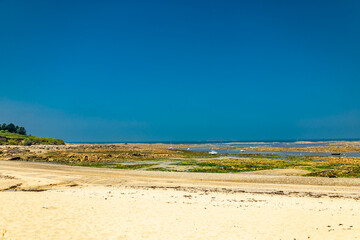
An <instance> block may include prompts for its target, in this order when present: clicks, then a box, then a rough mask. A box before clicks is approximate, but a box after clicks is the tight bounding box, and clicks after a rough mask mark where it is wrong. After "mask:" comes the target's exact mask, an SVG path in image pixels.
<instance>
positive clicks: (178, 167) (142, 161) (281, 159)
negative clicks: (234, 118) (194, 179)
mask: <svg viewBox="0 0 360 240" xmlns="http://www.w3.org/2000/svg"><path fill="white" fill-rule="evenodd" d="M301 144H304V147H303V148H301ZM248 145H249V144H247V145H245V146H248ZM334 145H335V146H334ZM299 146H300V147H299ZM216 147H218V146H216V145H212V144H203V145H188V144H177V145H174V144H140V143H139V144H126V143H123V144H66V145H64V146H43V145H34V146H0V159H4V160H20V161H35V162H49V163H60V164H66V165H72V166H84V167H97V168H114V169H133V170H145V171H169V172H209V173H241V172H256V171H265V172H266V173H268V172H271V170H273V172H279V171H277V170H279V169H280V170H281V169H284V170H285V169H288V170H292V171H291V172H292V174H294V173H297V175H302V176H313V177H314V176H317V177H329V178H337V177H350V178H359V177H360V157H347V156H346V155H344V154H343V155H330V154H329V156H291V155H276V151H280V150H281V151H299V152H304V151H312V152H315V153H316V150H318V151H321V152H327V153H331V152H334V153H337V154H342V153H346V152H347V151H352V152H360V147H359V142H344V141H342V142H339V143H338V144H336V142H335V143H334V142H328V143H326V144H322V146H311V144H309V142H304V143H302V142H300V143H296V144H294V147H286V148H280V147H276V148H275V147H274V146H273V145H271V144H267V145H265V144H262V145H261V146H256V145H254V144H253V146H252V147H251V148H250V149H256V150H257V154H250V153H249V154H246V153H247V152H245V154H244V153H242V154H236V153H218V154H210V153H209V152H208V151H193V149H213V148H215V149H216ZM244 149H245V150H248V149H249V147H247V148H244ZM261 151H264V154H261ZM269 151H273V154H267V152H269ZM283 172H289V171H283Z"/></svg>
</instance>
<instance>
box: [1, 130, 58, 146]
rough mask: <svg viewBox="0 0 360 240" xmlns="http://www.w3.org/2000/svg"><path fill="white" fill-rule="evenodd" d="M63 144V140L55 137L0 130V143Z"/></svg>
mask: <svg viewBox="0 0 360 240" xmlns="http://www.w3.org/2000/svg"><path fill="white" fill-rule="evenodd" d="M37 144H43V145H63V144H64V141H63V140H61V139H55V138H45V137H36V136H30V135H23V134H19V133H12V132H9V131H8V130H0V145H25V146H30V145H37Z"/></svg>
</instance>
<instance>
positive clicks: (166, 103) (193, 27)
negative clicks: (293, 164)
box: [0, 0, 360, 142]
mask: <svg viewBox="0 0 360 240" xmlns="http://www.w3.org/2000/svg"><path fill="white" fill-rule="evenodd" d="M359 42H360V2H359V1H355V0H354V1H329V0H328V1H285V0H284V1H256V0H254V1H208V0H207V1H194V0H191V1H185V0H183V1H176V0H175V1H90V0H87V1H76V0H75V1H66V0H65V1H64V0H61V1H57V0H54V1H45V0H43V1H37V0H33V1H22V0H19V1H10V0H0V84H1V85H0V86H1V91H0V122H14V123H16V124H19V125H24V126H25V127H26V128H27V129H28V132H30V133H31V134H33V135H41V136H49V137H58V138H63V139H65V140H66V141H70V142H71V141H195V140H271V139H279V140H285V139H324V138H359V136H360V97H359V92H360V44H359Z"/></svg>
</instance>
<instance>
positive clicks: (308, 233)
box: [0, 161, 360, 240]
mask: <svg viewBox="0 0 360 240" xmlns="http://www.w3.org/2000/svg"><path fill="white" fill-rule="evenodd" d="M290 175H291V171H290V172H289V170H287V172H284V171H281V170H274V171H264V172H257V173H256V174H250V173H237V174H229V173H227V174H220V173H215V174H209V173H175V172H148V171H136V170H114V169H96V168H85V167H71V166H64V165H56V164H49V163H33V162H19V161H0V233H2V232H3V231H4V230H6V231H7V232H6V233H5V239H12V240H16V239H359V238H360V237H359V236H360V204H359V199H360V191H359V190H360V179H329V178H310V177H299V176H290ZM0 236H1V235H0Z"/></svg>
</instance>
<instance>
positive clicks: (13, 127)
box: [6, 123, 16, 133]
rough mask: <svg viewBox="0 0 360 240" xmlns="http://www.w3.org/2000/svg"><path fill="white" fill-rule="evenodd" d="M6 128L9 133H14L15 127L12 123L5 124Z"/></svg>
mask: <svg viewBox="0 0 360 240" xmlns="http://www.w3.org/2000/svg"><path fill="white" fill-rule="evenodd" d="M6 130H8V131H9V132H11V133H16V127H15V125H14V124H13V123H10V124H8V125H7V126H6Z"/></svg>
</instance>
